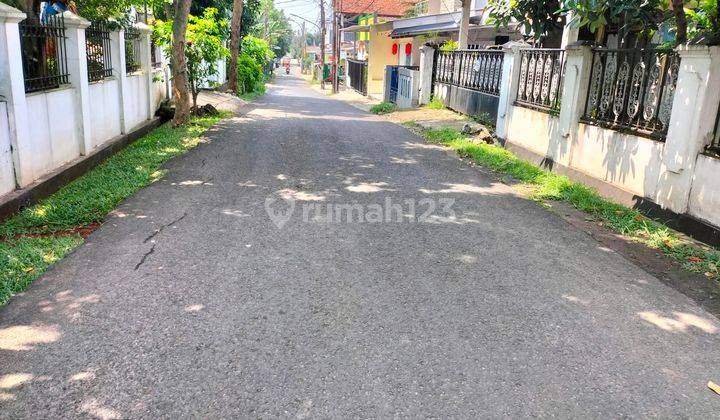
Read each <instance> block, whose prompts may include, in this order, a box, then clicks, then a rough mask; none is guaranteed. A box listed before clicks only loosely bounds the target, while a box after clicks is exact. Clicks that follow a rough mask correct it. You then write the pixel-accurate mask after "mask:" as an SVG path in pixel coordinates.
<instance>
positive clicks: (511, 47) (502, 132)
mask: <svg viewBox="0 0 720 420" xmlns="http://www.w3.org/2000/svg"><path fill="white" fill-rule="evenodd" d="M528 47H529V45H528V44H526V43H524V42H508V43H507V44H505V45H503V52H504V53H505V57H504V58H503V67H502V73H501V76H500V81H501V82H500V99H499V100H498V115H497V121H496V123H495V135H497V137H498V138H500V139H505V137H506V135H507V129H508V124H509V122H510V119H509V113H510V108H511V107H512V106H513V102H515V96H516V95H517V88H518V78H519V77H520V50H521V49H523V48H528Z"/></svg>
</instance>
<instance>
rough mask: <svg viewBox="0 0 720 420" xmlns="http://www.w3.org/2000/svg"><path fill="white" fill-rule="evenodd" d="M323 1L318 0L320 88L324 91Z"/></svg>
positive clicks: (324, 30) (325, 30)
mask: <svg viewBox="0 0 720 420" xmlns="http://www.w3.org/2000/svg"><path fill="white" fill-rule="evenodd" d="M326 34H327V29H326V28H325V0H320V88H322V89H325V35H326Z"/></svg>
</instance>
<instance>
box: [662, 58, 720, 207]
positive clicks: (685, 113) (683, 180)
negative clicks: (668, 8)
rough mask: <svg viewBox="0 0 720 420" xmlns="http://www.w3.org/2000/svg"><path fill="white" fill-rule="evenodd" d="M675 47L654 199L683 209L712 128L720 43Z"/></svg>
mask: <svg viewBox="0 0 720 420" xmlns="http://www.w3.org/2000/svg"><path fill="white" fill-rule="evenodd" d="M677 51H678V53H679V54H680V60H681V61H680V68H679V71H678V80H677V87H676V89H675V96H674V98H673V103H672V114H671V116H670V123H669V128H668V133H667V138H666V140H665V147H664V149H663V156H662V164H661V167H660V178H659V181H658V187H657V192H656V197H655V199H656V202H657V203H658V204H660V205H661V206H662V207H663V208H668V209H670V210H672V211H674V212H676V213H685V212H686V211H687V207H688V202H689V198H690V188H691V185H692V179H693V174H694V171H695V164H696V159H697V157H698V155H699V154H700V153H701V152H702V151H703V149H704V148H705V146H707V145H708V144H710V142H711V141H712V137H713V132H714V128H715V127H714V125H715V121H716V120H715V118H716V116H717V112H718V104H720V71H718V69H720V47H707V46H703V45H692V46H680V47H678V48H677ZM660 107H661V109H660V111H659V112H662V104H661V105H660Z"/></svg>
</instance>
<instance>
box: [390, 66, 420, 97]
mask: <svg viewBox="0 0 720 420" xmlns="http://www.w3.org/2000/svg"><path fill="white" fill-rule="evenodd" d="M388 68H389V69H390V74H389V75H390V85H389V86H388V89H389V93H388V101H389V102H390V103H393V104H396V103H397V94H398V84H399V83H398V71H399V70H400V69H401V68H407V69H410V70H420V67H419V66H388Z"/></svg>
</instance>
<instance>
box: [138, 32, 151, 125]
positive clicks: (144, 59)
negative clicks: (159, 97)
mask: <svg viewBox="0 0 720 420" xmlns="http://www.w3.org/2000/svg"><path fill="white" fill-rule="evenodd" d="M135 28H136V29H137V30H138V31H139V32H140V69H141V71H142V73H143V77H144V79H145V85H146V91H147V119H148V120H149V119H152V117H153V115H155V109H153V108H154V104H153V83H152V78H153V75H152V56H151V55H150V35H151V34H152V28H151V27H149V26H148V25H146V24H144V23H136V24H135Z"/></svg>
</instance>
